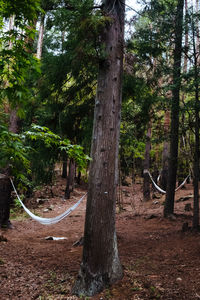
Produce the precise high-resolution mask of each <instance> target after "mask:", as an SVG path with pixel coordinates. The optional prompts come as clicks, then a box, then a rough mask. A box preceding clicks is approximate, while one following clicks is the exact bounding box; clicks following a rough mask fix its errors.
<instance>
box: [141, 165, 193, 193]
mask: <svg viewBox="0 0 200 300" xmlns="http://www.w3.org/2000/svg"><path fill="white" fill-rule="evenodd" d="M144 174H148V175H149V177H150V179H151V181H152V183H153V185H154V186H155V188H156V189H157V190H158V191H159V192H160V193H162V194H166V191H164V190H163V189H161V188H160V187H159V186H158V185H157V184H156V183H155V181H154V180H153V177H152V176H151V174H150V172H149V170H146V169H145V170H144ZM189 176H190V174H189V175H188V176H187V177H186V178H185V179H184V180H183V182H182V183H181V184H180V185H179V186H178V187H177V188H176V189H175V192H177V191H178V190H179V189H181V188H182V186H184V185H185V183H186V181H187V179H188V178H189Z"/></svg>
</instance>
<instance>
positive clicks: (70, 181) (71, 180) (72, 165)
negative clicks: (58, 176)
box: [65, 159, 75, 199]
mask: <svg viewBox="0 0 200 300" xmlns="http://www.w3.org/2000/svg"><path fill="white" fill-rule="evenodd" d="M74 176H75V163H74V160H73V159H70V162H69V171H68V176H67V185H66V189H65V199H69V198H70V194H71V192H73V190H74Z"/></svg>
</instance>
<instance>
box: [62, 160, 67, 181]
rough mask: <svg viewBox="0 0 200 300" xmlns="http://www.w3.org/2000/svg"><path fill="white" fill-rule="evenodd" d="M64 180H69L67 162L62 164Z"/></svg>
mask: <svg viewBox="0 0 200 300" xmlns="http://www.w3.org/2000/svg"><path fill="white" fill-rule="evenodd" d="M62 178H67V160H66V161H63V164H62Z"/></svg>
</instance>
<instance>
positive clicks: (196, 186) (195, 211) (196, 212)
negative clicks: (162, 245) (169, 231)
mask: <svg viewBox="0 0 200 300" xmlns="http://www.w3.org/2000/svg"><path fill="white" fill-rule="evenodd" d="M197 26H198V24H197ZM192 27H193V28H192V31H193V56H194V73H195V74H194V77H195V78H194V80H195V153H194V179H193V187H194V208H193V228H194V229H199V111H200V103H199V83H198V80H199V72H198V54H199V53H198V49H199V47H196V42H197V41H198V39H197V41H196V42H195V25H194V23H193V22H192Z"/></svg>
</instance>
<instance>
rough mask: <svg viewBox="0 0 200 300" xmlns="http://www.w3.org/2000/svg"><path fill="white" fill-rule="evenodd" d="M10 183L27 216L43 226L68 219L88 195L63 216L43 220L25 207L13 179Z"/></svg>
mask: <svg viewBox="0 0 200 300" xmlns="http://www.w3.org/2000/svg"><path fill="white" fill-rule="evenodd" d="M10 181H11V184H12V186H13V189H14V191H15V193H16V195H17V198H18V200H19V202H20V204H21V205H22V207H23V209H24V210H25V211H26V212H27V214H28V215H29V216H30V217H31V218H32V219H33V220H35V221H37V222H39V223H40V224H43V225H52V224H56V223H58V222H60V221H61V220H62V219H64V218H65V217H67V216H68V215H69V214H70V213H71V212H72V211H73V210H75V209H76V208H77V207H78V206H79V204H80V203H81V202H82V200H83V199H84V197H85V196H86V195H87V193H86V194H85V195H83V197H81V199H80V200H79V201H78V202H76V203H75V204H74V205H73V206H72V207H70V208H68V209H67V210H66V211H65V212H63V213H62V214H60V215H58V216H57V217H54V218H41V217H38V216H36V215H34V214H33V213H32V212H31V211H30V210H29V209H28V208H27V207H26V206H25V205H24V203H23V202H22V201H21V199H20V197H19V195H18V193H17V190H16V188H15V186H14V183H13V181H12V179H11V178H10Z"/></svg>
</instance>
